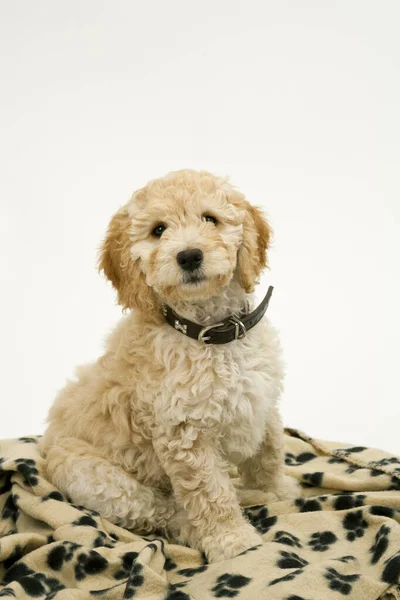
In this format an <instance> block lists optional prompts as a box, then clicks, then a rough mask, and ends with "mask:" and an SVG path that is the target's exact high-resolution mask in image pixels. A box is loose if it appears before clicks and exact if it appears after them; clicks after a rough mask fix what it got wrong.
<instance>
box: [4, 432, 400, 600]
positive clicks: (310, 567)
mask: <svg viewBox="0 0 400 600" xmlns="http://www.w3.org/2000/svg"><path fill="white" fill-rule="evenodd" d="M37 441H38V438H37V437H26V438H20V439H18V440H8V441H4V442H0V456H1V458H0V516H1V518H0V597H7V598H8V597H9V598H23V599H30V598H38V599H41V598H46V599H49V600H50V599H56V600H75V599H76V600H88V599H91V600H94V599H95V598H99V599H100V600H101V599H109V600H122V599H124V600H126V599H130V598H135V600H136V599H139V600H141V599H147V600H191V599H192V600H193V599H194V600H211V599H215V598H236V599H237V600H245V599H254V600H262V599H268V600H275V599H276V600H340V599H341V598H346V597H348V598H352V599H353V600H375V599H378V598H380V599H382V600H399V599H400V458H398V457H396V456H390V455H388V454H387V453H385V452H382V451H379V450H373V449H370V448H365V447H362V446H351V445H349V444H340V443H334V442H323V441H320V440H316V439H312V438H310V437H308V436H306V435H305V434H303V433H300V432H298V431H296V430H292V429H287V430H286V432H285V444H286V448H285V450H286V471H287V473H288V474H290V475H293V476H294V477H296V478H297V479H298V480H299V481H301V483H302V486H303V495H302V497H300V498H298V499H297V500H295V501H294V502H274V503H269V504H264V502H265V501H266V500H267V497H266V496H264V495H263V494H262V493H261V492H249V493H248V494H247V496H248V498H247V500H246V504H247V506H245V507H244V512H245V514H246V515H247V517H248V518H249V520H250V521H251V522H252V523H253V525H254V526H255V527H256V528H257V529H258V531H259V532H260V533H261V534H262V536H263V540H264V545H263V546H260V547H257V548H253V549H251V550H248V551H247V552H245V553H244V554H242V555H240V556H237V557H236V558H234V559H232V560H229V561H225V562H219V563H214V564H207V562H206V560H205V558H204V556H203V555H202V554H201V553H200V552H198V551H196V550H193V549H190V548H187V547H184V546H180V545H177V544H171V543H166V541H165V540H163V539H161V538H159V537H157V536H153V537H148V538H143V537H140V536H138V535H135V533H134V532H131V531H126V530H124V529H122V528H120V527H117V526H115V525H113V524H111V523H110V522H108V521H107V520H106V519H104V518H102V517H101V516H100V515H99V514H98V513H96V512H94V511H91V510H87V509H86V508H85V507H83V506H76V505H74V504H72V503H71V502H70V501H69V500H68V498H65V497H63V495H62V494H61V493H60V492H59V491H58V490H57V489H55V488H54V487H53V486H52V485H51V484H50V483H49V482H48V481H46V478H45V477H44V474H43V460H42V458H41V457H40V455H39V452H38V449H37ZM244 496H246V494H244Z"/></svg>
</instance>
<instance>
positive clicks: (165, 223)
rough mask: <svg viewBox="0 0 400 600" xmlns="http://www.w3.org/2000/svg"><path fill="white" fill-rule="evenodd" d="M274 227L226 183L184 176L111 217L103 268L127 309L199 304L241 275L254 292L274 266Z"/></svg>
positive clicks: (161, 183) (155, 186)
mask: <svg viewBox="0 0 400 600" xmlns="http://www.w3.org/2000/svg"><path fill="white" fill-rule="evenodd" d="M270 237H271V230H270V227H269V225H268V223H267V222H266V220H265V218H264V217H263V215H262V213H261V211H260V210H259V209H257V208H254V207H253V206H251V205H250V204H249V203H248V202H247V201H246V200H245V198H244V196H243V195H242V194H241V193H240V192H238V191H237V190H235V189H234V188H233V187H232V186H230V185H229V184H228V183H227V182H226V181H225V180H223V179H220V178H218V177H215V176H213V175H211V174H210V173H206V172H197V171H190V170H184V171H177V172H172V173H170V174H169V175H167V176H166V177H164V178H161V179H156V180H154V181H152V182H150V183H149V184H148V185H147V186H146V187H144V188H142V189H141V190H139V191H137V192H135V193H134V194H133V196H132V198H131V200H130V201H129V202H128V204H126V205H125V206H124V207H123V208H121V209H120V210H119V212H118V213H117V214H116V215H115V216H114V217H113V219H112V220H111V223H110V226H109V228H108V232H107V236H106V239H105V242H104V244H103V247H102V250H101V254H100V269H101V270H103V271H104V273H105V275H106V276H107V277H108V278H109V279H110V280H111V282H112V284H113V285H114V287H115V288H116V290H117V292H118V299H119V302H120V304H121V305H122V306H123V307H125V308H134V307H136V308H139V309H141V310H146V311H153V310H156V308H157V307H158V305H159V303H160V302H162V301H163V302H164V301H165V302H168V301H171V302H176V301H187V302H193V303H194V302H196V301H201V300H205V299H207V298H209V297H211V296H214V295H216V294H217V293H218V292H219V291H220V290H221V289H222V288H223V287H225V286H226V285H228V283H229V282H230V281H231V279H232V278H233V277H236V278H237V280H238V281H239V283H240V285H241V286H242V287H243V288H244V289H245V290H246V292H251V291H252V290H253V288H254V285H255V284H256V282H257V280H258V277H259V275H260V273H261V270H262V269H263V268H264V267H265V266H266V262H267V259H266V250H267V248H268V245H269V241H270Z"/></svg>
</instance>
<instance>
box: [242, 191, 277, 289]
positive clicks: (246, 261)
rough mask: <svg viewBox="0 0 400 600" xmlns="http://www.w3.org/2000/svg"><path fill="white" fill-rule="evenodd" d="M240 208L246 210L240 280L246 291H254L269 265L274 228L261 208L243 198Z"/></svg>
mask: <svg viewBox="0 0 400 600" xmlns="http://www.w3.org/2000/svg"><path fill="white" fill-rule="evenodd" d="M240 208H241V209H242V210H243V209H244V210H245V217H244V221H243V240H242V244H241V246H240V247H239V251H238V264H237V270H238V280H239V283H240V285H241V286H242V288H243V289H245V290H246V292H248V293H249V292H252V291H253V290H254V286H255V285H256V284H257V283H258V280H259V276H260V273H261V271H262V270H263V269H264V267H266V266H267V254H266V252H267V249H268V248H269V245H270V242H271V238H272V229H271V227H270V226H269V224H268V222H267V220H266V218H265V216H264V215H263V213H262V211H261V210H260V209H259V208H256V207H254V206H251V204H249V203H248V202H247V200H244V199H243V200H242V202H241V206H240Z"/></svg>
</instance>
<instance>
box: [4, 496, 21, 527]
mask: <svg viewBox="0 0 400 600" xmlns="http://www.w3.org/2000/svg"><path fill="white" fill-rule="evenodd" d="M17 500H18V496H17V495H10V496H8V498H7V500H6V501H5V503H4V506H3V510H2V513H1V518H2V519H11V521H14V523H15V522H16V520H17V518H18V515H19V508H18V504H17Z"/></svg>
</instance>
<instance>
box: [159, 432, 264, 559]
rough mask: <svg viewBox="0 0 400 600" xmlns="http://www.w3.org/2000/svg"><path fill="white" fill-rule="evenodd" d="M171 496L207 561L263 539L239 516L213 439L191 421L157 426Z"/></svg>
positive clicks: (192, 539)
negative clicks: (172, 493) (172, 491)
mask: <svg viewBox="0 0 400 600" xmlns="http://www.w3.org/2000/svg"><path fill="white" fill-rule="evenodd" d="M153 444H154V447H155V450H156V452H157V455H158V457H159V459H160V461H161V464H162V466H163V468H164V469H165V471H166V473H167V475H168V476H169V477H170V479H171V483H172V487H173V490H174V493H175V497H176V499H177V501H178V502H179V504H180V505H181V506H182V507H183V508H184V509H185V511H186V513H187V518H188V525H189V527H190V534H189V536H187V537H186V540H185V541H187V540H188V539H189V541H190V544H191V545H194V546H195V547H197V548H199V549H201V550H204V552H205V553H206V555H207V557H208V559H209V561H210V562H212V561H216V560H223V559H227V558H232V557H233V556H236V555H238V554H240V553H241V552H244V551H245V550H247V549H248V548H251V547H253V546H257V545H259V544H262V539H261V537H260V536H259V535H258V533H257V532H256V530H255V529H254V528H253V527H252V525H250V523H248V521H246V520H245V518H244V517H243V516H242V513H241V510H240V507H239V504H238V501H237V498H236V493H235V489H234V487H233V485H232V484H231V482H230V479H229V475H228V472H227V466H226V464H225V463H224V461H223V460H222V458H221V456H220V454H219V452H218V449H217V444H216V442H215V439H213V436H212V434H210V433H206V432H204V431H202V430H200V429H198V428H197V427H196V426H194V425H192V424H190V422H186V423H181V424H179V425H176V426H173V427H169V428H167V427H159V428H158V430H157V433H156V435H155V436H154V441H153Z"/></svg>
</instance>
